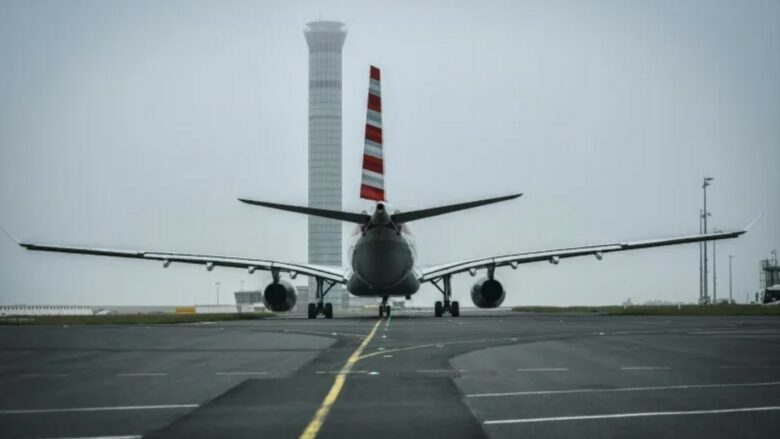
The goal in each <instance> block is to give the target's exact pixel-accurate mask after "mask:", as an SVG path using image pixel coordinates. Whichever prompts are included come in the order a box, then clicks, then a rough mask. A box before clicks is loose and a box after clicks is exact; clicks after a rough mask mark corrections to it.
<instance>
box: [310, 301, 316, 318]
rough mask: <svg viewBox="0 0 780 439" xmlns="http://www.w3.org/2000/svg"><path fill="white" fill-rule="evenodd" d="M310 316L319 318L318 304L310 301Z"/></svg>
mask: <svg viewBox="0 0 780 439" xmlns="http://www.w3.org/2000/svg"><path fill="white" fill-rule="evenodd" d="M309 318H310V319H316V318H317V305H315V304H313V303H310V304H309Z"/></svg>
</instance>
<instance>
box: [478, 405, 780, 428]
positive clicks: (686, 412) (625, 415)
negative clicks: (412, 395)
mask: <svg viewBox="0 0 780 439" xmlns="http://www.w3.org/2000/svg"><path fill="white" fill-rule="evenodd" d="M772 410H780V406H768V407H743V408H734V409H717V410H682V411H674V412H639V413H614V414H609V415H586V416H557V417H552V418H524V419H499V420H494V421H485V424H486V425H495V424H528V423H532V422H559V421H586V420H591V419H618V418H640V417H648V416H684V415H714V414H719V413H743V412H766V411H772Z"/></svg>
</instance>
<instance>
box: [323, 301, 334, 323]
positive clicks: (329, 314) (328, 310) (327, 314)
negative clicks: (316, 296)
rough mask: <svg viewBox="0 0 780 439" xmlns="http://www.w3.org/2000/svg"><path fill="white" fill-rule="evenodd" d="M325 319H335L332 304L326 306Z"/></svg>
mask: <svg viewBox="0 0 780 439" xmlns="http://www.w3.org/2000/svg"><path fill="white" fill-rule="evenodd" d="M325 318H326V319H332V318H333V304H332V303H330V302H328V303H326V304H325Z"/></svg>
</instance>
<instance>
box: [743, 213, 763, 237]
mask: <svg viewBox="0 0 780 439" xmlns="http://www.w3.org/2000/svg"><path fill="white" fill-rule="evenodd" d="M763 215H764V214H763V213H762V214H761V215H759V216H757V217H756V219H754V220H753V221H751V222H750V224H748V225H747V227H745V231H746V232H747V231H748V230H750V228H751V227H753V225H754V224H755V223H757V222H758V220H759V219H761V217H762V216H763Z"/></svg>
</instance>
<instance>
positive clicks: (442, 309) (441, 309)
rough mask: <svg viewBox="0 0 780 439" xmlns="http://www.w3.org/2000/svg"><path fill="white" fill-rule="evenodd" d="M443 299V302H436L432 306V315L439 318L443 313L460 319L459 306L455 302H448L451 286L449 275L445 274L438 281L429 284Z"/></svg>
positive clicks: (450, 295)
mask: <svg viewBox="0 0 780 439" xmlns="http://www.w3.org/2000/svg"><path fill="white" fill-rule="evenodd" d="M431 283H432V284H433V285H434V286H435V287H436V288H437V289H438V290H439V291H441V295H442V296H443V297H444V301H443V302H439V301H436V303H435V304H434V305H433V315H434V316H436V317H441V316H443V315H444V313H450V315H451V316H452V317H460V304H459V303H458V301H457V300H453V301H450V298H451V297H452V285H451V283H450V275H449V274H445V275H444V276H442V277H441V278H439V279H436V280H434V281H432V282H431Z"/></svg>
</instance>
